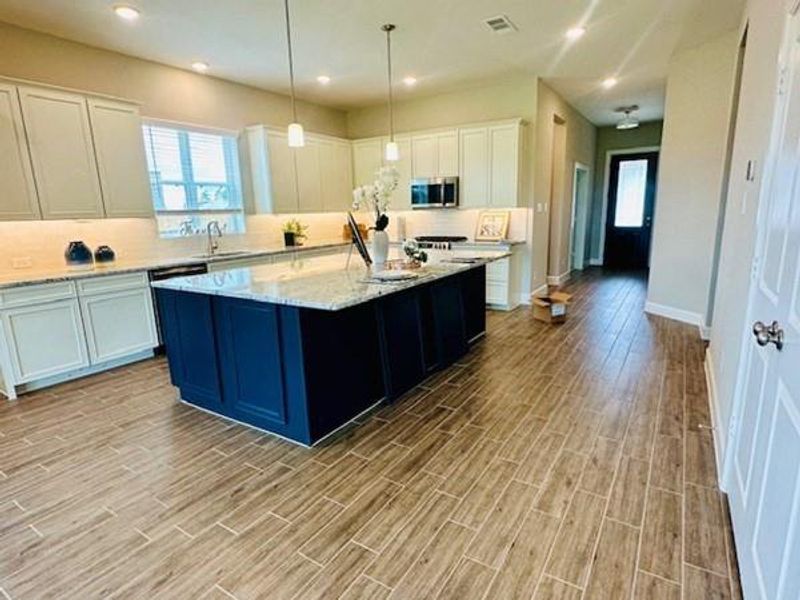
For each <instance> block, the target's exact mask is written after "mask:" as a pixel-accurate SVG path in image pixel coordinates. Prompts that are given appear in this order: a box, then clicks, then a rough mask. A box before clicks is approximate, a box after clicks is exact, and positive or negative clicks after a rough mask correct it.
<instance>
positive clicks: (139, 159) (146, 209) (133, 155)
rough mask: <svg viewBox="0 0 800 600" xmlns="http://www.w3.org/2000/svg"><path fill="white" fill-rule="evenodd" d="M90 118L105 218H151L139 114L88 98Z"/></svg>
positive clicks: (121, 105) (119, 104)
mask: <svg viewBox="0 0 800 600" xmlns="http://www.w3.org/2000/svg"><path fill="white" fill-rule="evenodd" d="M89 117H90V119H91V123H92V134H93V136H94V147H95V152H96V153H97V166H98V168H99V171H100V187H101V188H102V190H103V203H104V205H105V208H106V215H107V216H109V217H152V216H153V199H152V197H151V192H150V178H149V175H148V173H147V159H146V158H145V154H144V138H143V136H142V120H141V118H140V117H139V110H138V109H137V108H136V107H135V106H133V105H131V104H124V103H122V102H110V101H106V100H96V99H93V98H90V99H89Z"/></svg>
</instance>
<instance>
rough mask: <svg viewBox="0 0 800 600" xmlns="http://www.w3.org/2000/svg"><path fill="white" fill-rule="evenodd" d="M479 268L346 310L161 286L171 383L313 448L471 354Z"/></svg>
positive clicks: (477, 321) (201, 401)
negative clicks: (373, 407) (380, 404)
mask: <svg viewBox="0 0 800 600" xmlns="http://www.w3.org/2000/svg"><path fill="white" fill-rule="evenodd" d="M485 290H486V268H485V266H483V265H480V266H475V267H474V268H470V269H467V270H463V271H459V272H456V273H453V274H452V275H450V276H447V277H443V278H440V279H436V280H434V281H431V282H428V283H420V284H418V285H416V286H414V287H411V288H408V289H404V290H402V291H398V292H395V293H391V294H386V295H382V296H380V297H377V298H373V299H370V300H367V301H365V302H363V303H360V304H356V305H354V306H350V307H348V308H344V309H341V310H321V309H314V308H303V307H297V306H287V305H283V304H273V303H269V302H264V301H261V300H249V299H241V298H233V297H227V296H222V295H213V294H204V293H198V292H195V291H181V290H176V289H157V290H156V294H157V299H158V304H159V316H160V319H161V327H162V332H163V336H164V342H165V345H166V348H167V358H168V360H169V370H170V376H171V378H172V383H173V385H175V386H176V387H177V388H178V389H179V390H180V395H181V398H182V399H183V400H184V401H185V402H187V403H189V404H192V405H195V406H197V407H199V408H202V409H204V410H207V411H210V412H212V413H215V414H219V415H222V416H224V417H228V418H230V419H234V420H236V421H239V422H241V423H245V424H248V425H252V426H254V427H258V428H260V429H263V430H266V431H269V432H272V433H275V434H277V435H280V436H282V437H285V438H288V439H290V440H293V441H295V442H298V443H301V444H304V445H312V444H314V443H316V442H318V441H319V440H321V439H322V438H324V437H325V436H327V435H329V434H331V433H332V432H334V431H336V430H337V429H339V428H340V427H342V426H343V425H345V424H347V423H348V422H350V421H351V420H352V419H354V418H355V417H356V416H358V415H359V414H361V413H362V412H364V411H366V410H367V409H369V408H370V407H372V406H374V405H375V404H377V403H378V402H381V401H392V400H394V399H396V398H397V397H399V396H401V395H402V394H403V393H405V392H407V391H408V390H410V389H411V388H413V387H414V386H416V385H417V384H419V383H421V382H422V381H424V380H425V378H426V377H428V376H429V375H430V374H432V373H433V372H435V371H437V370H439V369H443V368H446V367H448V366H449V365H451V364H453V363H454V362H455V361H456V360H458V359H459V358H461V357H462V356H464V355H465V354H466V353H467V352H468V350H469V346H470V345H471V344H472V343H474V342H475V341H477V340H478V339H480V338H481V337H482V336H483V334H484V333H485V330H486V316H485V315H486V313H485V306H486V292H485Z"/></svg>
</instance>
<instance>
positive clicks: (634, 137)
mask: <svg viewBox="0 0 800 600" xmlns="http://www.w3.org/2000/svg"><path fill="white" fill-rule="evenodd" d="M663 126H664V122H663V121H651V122H650V123H642V124H641V125H640V126H639V127H637V128H636V129H627V130H623V131H621V130H619V129H617V128H616V127H615V126H613V125H612V126H610V127H599V128H598V129H597V157H596V159H595V163H594V188H593V190H594V191H593V200H592V210H591V225H590V227H591V235H590V236H589V238H590V247H591V254H590V256H591V257H592V259H593V260H595V261H599V260H600V258H601V256H602V254H603V249H602V247H601V238H602V235H601V229H602V225H603V208H604V206H603V205H604V202H605V198H604V197H603V196H604V194H605V186H606V163H607V161H608V153H609V152H613V151H616V150H629V149H632V148H652V147H656V146H660V145H661V130H662V128H663Z"/></svg>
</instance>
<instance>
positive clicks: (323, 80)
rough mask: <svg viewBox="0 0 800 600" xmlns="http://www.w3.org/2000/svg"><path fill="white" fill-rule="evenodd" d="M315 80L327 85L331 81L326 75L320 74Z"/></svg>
mask: <svg viewBox="0 0 800 600" xmlns="http://www.w3.org/2000/svg"><path fill="white" fill-rule="evenodd" d="M317 81H318V82H319V83H320V84H322V85H328V84H329V83H330V82H331V78H330V77H328V76H327V75H320V76H319V77H317Z"/></svg>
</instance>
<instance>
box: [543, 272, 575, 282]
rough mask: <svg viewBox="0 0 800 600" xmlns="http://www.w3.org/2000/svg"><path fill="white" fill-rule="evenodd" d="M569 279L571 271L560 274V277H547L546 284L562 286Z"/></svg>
mask: <svg viewBox="0 0 800 600" xmlns="http://www.w3.org/2000/svg"><path fill="white" fill-rule="evenodd" d="M570 277H572V271H567V272H566V273H562V274H561V275H548V276H547V284H548V285H563V284H565V283H567V282H568V281H569V279H570Z"/></svg>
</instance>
